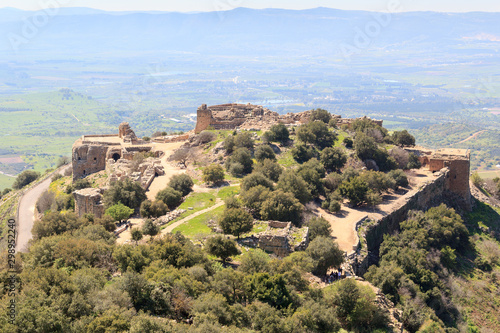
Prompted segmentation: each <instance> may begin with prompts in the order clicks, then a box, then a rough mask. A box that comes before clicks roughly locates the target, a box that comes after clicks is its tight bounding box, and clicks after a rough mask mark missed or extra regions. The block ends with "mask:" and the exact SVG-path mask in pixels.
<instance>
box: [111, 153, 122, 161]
mask: <svg viewBox="0 0 500 333" xmlns="http://www.w3.org/2000/svg"><path fill="white" fill-rule="evenodd" d="M111 158H112V159H113V160H115V162H116V161H118V160H119V159H120V158H121V156H120V154H118V153H114V154H113V156H111Z"/></svg>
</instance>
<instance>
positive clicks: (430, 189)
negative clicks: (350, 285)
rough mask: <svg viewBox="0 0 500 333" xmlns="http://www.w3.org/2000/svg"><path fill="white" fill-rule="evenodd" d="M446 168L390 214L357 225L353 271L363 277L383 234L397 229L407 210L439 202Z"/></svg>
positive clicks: (373, 261) (444, 189)
mask: <svg viewBox="0 0 500 333" xmlns="http://www.w3.org/2000/svg"><path fill="white" fill-rule="evenodd" d="M449 173H450V172H449V170H448V169H446V168H445V169H443V170H441V171H439V175H438V177H437V178H436V179H434V180H432V181H429V182H428V183H426V184H424V185H423V186H422V187H421V189H420V190H419V191H418V192H415V193H414V194H413V195H412V196H410V197H408V199H407V200H406V202H405V203H404V204H402V205H401V206H400V207H398V208H396V209H395V210H394V211H393V212H392V213H390V214H388V215H386V216H384V217H382V218H380V219H379V220H376V221H365V222H364V223H361V225H360V227H361V228H364V235H363V234H362V235H361V239H360V245H359V249H358V252H357V253H354V254H353V255H352V256H351V257H350V258H349V260H350V262H351V266H352V268H353V271H354V272H355V273H356V275H358V276H363V275H364V274H365V273H366V271H367V270H368V267H370V266H371V265H373V264H377V263H378V251H379V248H380V245H381V244H382V242H383V241H384V235H390V234H393V233H394V232H396V231H398V230H399V225H400V223H401V222H402V221H404V220H406V219H407V218H408V212H409V211H410V210H427V209H429V208H431V207H434V206H437V205H439V204H440V203H442V202H443V201H444V199H445V196H446V195H447V192H448V189H447V181H448V180H447V179H448V177H449Z"/></svg>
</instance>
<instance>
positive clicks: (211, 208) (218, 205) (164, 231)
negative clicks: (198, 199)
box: [161, 198, 224, 235]
mask: <svg viewBox="0 0 500 333" xmlns="http://www.w3.org/2000/svg"><path fill="white" fill-rule="evenodd" d="M215 202H216V203H215V205H213V206H212V207H208V208H205V209H202V210H200V211H198V212H196V213H193V214H191V215H189V216H187V217H185V218H183V219H182V220H179V221H177V222H175V223H172V224H171V225H169V226H168V227H166V228H165V229H163V230H162V231H161V233H162V235H164V234H168V233H169V232H172V230H174V229H175V228H177V227H178V226H180V225H181V224H184V223H186V222H187V221H189V220H191V219H193V218H195V217H196V216H200V215H202V214H205V213H208V212H210V211H212V210H214V209H216V208H219V207H220V206H222V205H223V204H224V201H222V199H221V198H217V200H216V201H215Z"/></svg>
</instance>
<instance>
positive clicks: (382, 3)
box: [2, 0, 500, 12]
mask: <svg viewBox="0 0 500 333" xmlns="http://www.w3.org/2000/svg"><path fill="white" fill-rule="evenodd" d="M54 6H57V7H87V8H93V9H100V10H105V11H176V12H193V11H194V12H196V11H202V12H210V11H224V10H231V9H234V8H237V7H245V8H253V9H264V8H280V9H296V10H300V9H311V8H317V7H326V8H332V9H341V10H365V11H380V12H384V11H397V12H412V11H435V12H471V11H483V12H500V2H498V1H494V0H477V1H474V2H471V1H468V0H458V1H457V0H440V1H432V0H421V1H418V2H417V1H414V0H354V1H350V2H349V3H346V2H345V1H339V0H311V1H307V2H305V1H300V0H267V1H266V0H253V1H251V2H250V1H248V0H184V1H182V2H179V1H161V0H143V1H141V2H137V1H134V0H107V1H106V2H103V1H99V0H51V1H50V0H42V1H39V0H23V1H22V2H21V3H20V1H19V0H3V1H2V8H4V7H12V8H17V9H22V10H41V9H44V8H48V7H54Z"/></svg>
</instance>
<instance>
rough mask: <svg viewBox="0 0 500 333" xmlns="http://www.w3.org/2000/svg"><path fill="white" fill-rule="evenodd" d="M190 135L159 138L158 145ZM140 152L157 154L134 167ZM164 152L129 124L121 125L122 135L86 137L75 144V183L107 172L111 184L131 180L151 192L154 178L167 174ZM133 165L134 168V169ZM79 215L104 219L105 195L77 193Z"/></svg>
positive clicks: (76, 201)
mask: <svg viewBox="0 0 500 333" xmlns="http://www.w3.org/2000/svg"><path fill="white" fill-rule="evenodd" d="M187 138H188V135H180V136H168V137H162V138H158V139H157V142H156V143H167V142H177V141H183V140H186V139H187ZM137 153H154V157H148V158H146V159H144V160H143V162H142V163H141V164H140V165H134V164H133V163H132V161H133V160H134V155H135V154H137ZM162 154H163V152H162V151H157V150H155V147H154V144H153V143H148V142H144V141H143V140H141V139H139V138H137V136H136V135H135V133H134V131H133V130H132V129H131V128H130V125H129V124H128V123H122V124H120V126H119V128H118V134H106V135H84V136H82V137H81V138H80V139H79V140H77V141H76V142H75V143H74V144H73V151H72V168H73V181H76V180H78V179H82V178H85V177H87V176H89V175H91V174H93V173H96V172H100V171H104V170H105V171H106V173H107V174H108V181H107V183H108V185H110V184H111V183H113V182H115V181H118V180H125V179H131V180H133V181H136V182H139V183H140V184H141V186H142V187H143V188H144V189H148V188H149V186H150V185H151V183H152V182H153V180H154V178H155V177H157V176H161V175H164V174H165V171H164V168H163V165H162V164H161V161H160V159H159V158H160V157H161V156H162ZM132 166H133V167H132ZM73 195H74V197H75V206H76V212H77V214H78V215H79V216H80V217H81V216H83V215H84V214H87V213H91V214H94V216H95V217H97V218H98V217H102V215H103V214H104V206H103V205H102V196H101V192H100V191H99V190H97V189H84V190H81V191H76V192H75V193H74V194H73Z"/></svg>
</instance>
